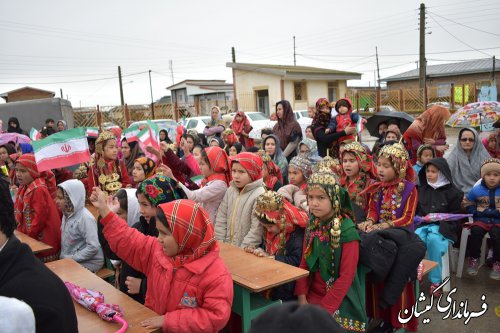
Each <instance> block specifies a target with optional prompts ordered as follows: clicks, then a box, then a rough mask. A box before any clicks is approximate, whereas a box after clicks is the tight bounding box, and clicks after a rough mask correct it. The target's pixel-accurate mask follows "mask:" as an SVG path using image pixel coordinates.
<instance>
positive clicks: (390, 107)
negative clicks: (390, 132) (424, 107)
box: [379, 105, 399, 112]
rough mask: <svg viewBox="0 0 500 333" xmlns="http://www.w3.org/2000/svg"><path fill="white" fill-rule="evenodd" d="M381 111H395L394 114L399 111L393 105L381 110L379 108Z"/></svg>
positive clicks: (383, 106) (383, 107) (382, 106)
mask: <svg viewBox="0 0 500 333" xmlns="http://www.w3.org/2000/svg"><path fill="white" fill-rule="evenodd" d="M379 111H393V112H397V111H399V110H398V109H396V108H395V107H394V106H392V105H381V106H380V108H379Z"/></svg>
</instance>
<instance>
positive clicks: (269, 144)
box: [264, 138, 276, 156]
mask: <svg viewBox="0 0 500 333" xmlns="http://www.w3.org/2000/svg"><path fill="white" fill-rule="evenodd" d="M264 150H265V151H266V153H268V154H269V155H271V156H273V155H274V153H275V152H276V141H274V139H271V138H269V139H268V140H267V141H266V146H265V147H264Z"/></svg>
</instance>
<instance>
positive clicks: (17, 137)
mask: <svg viewBox="0 0 500 333" xmlns="http://www.w3.org/2000/svg"><path fill="white" fill-rule="evenodd" d="M11 141H12V142H15V143H31V139H30V138H29V137H28V136H26V135H23V134H19V133H2V134H0V143H1V144H6V143H9V142H11Z"/></svg>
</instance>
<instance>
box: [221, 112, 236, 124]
mask: <svg viewBox="0 0 500 333" xmlns="http://www.w3.org/2000/svg"><path fill="white" fill-rule="evenodd" d="M234 116H236V112H231V113H228V114H225V115H223V116H222V120H224V121H225V122H226V124H227V126H228V127H229V126H231V123H232V122H233V119H234Z"/></svg>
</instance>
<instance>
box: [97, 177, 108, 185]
mask: <svg viewBox="0 0 500 333" xmlns="http://www.w3.org/2000/svg"><path fill="white" fill-rule="evenodd" d="M106 180H107V177H106V175H100V176H99V184H102V185H104V184H106Z"/></svg>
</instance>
